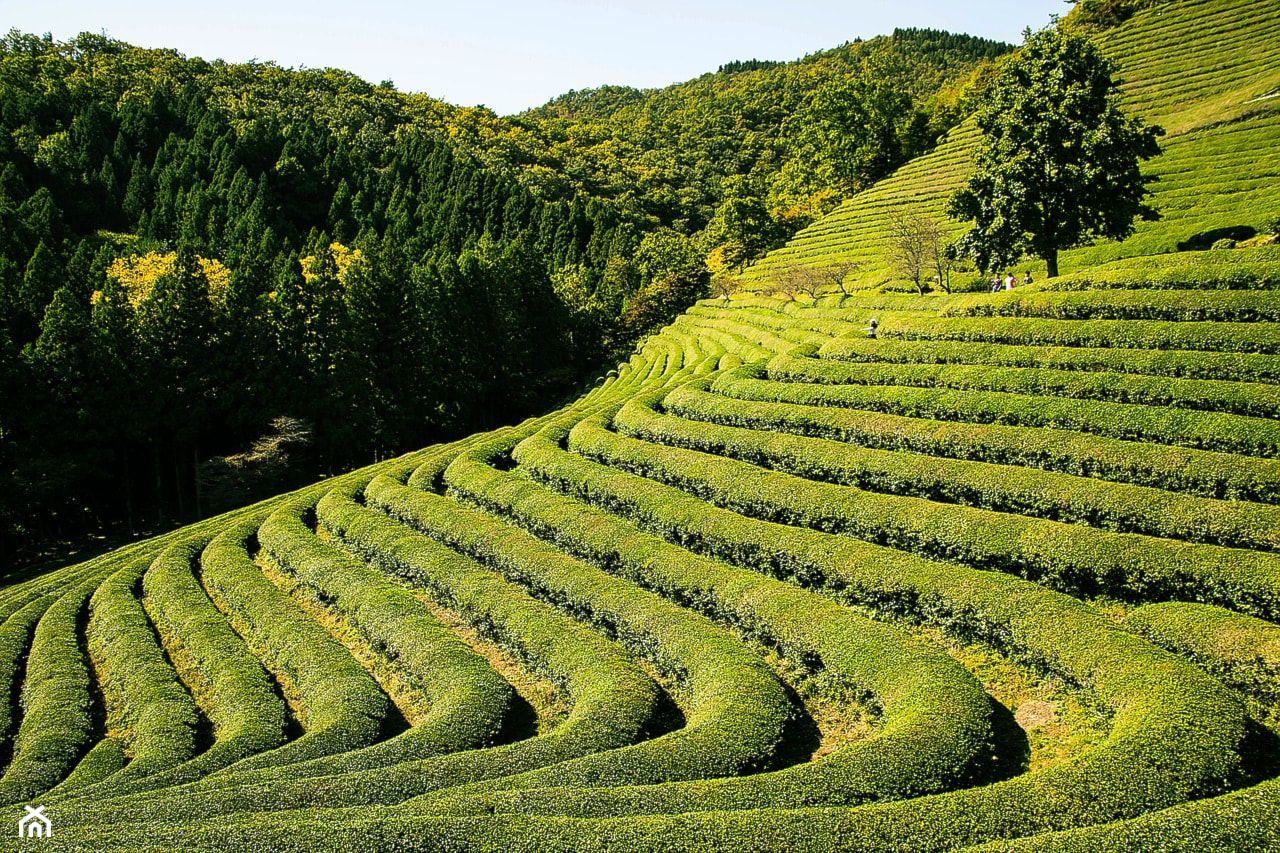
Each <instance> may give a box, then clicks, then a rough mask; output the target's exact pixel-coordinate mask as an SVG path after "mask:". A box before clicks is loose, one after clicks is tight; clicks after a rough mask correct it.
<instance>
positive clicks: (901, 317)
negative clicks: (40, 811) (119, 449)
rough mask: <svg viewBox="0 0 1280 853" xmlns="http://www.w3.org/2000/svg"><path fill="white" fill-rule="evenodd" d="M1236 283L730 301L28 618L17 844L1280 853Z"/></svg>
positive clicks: (1272, 440) (1271, 689)
mask: <svg viewBox="0 0 1280 853" xmlns="http://www.w3.org/2000/svg"><path fill="white" fill-rule="evenodd" d="M1215 257H1216V256H1215V255H1214V253H1207V254H1206V255H1205V256H1204V257H1202V258H1200V261H1201V263H1199V264H1198V265H1197V264H1196V263H1193V262H1186V261H1184V263H1183V264H1182V266H1181V267H1180V269H1181V270H1182V274H1181V275H1171V276H1170V277H1167V278H1166V279H1165V280H1164V281H1163V283H1162V284H1161V285H1160V286H1159V287H1155V288H1143V287H1141V286H1139V285H1138V283H1137V282H1136V281H1135V280H1134V278H1133V276H1134V275H1135V273H1133V272H1132V270H1130V271H1129V273H1128V274H1127V276H1126V275H1120V273H1114V274H1113V276H1112V278H1111V283H1112V284H1115V283H1116V282H1117V281H1121V282H1122V283H1123V284H1124V286H1123V288H1115V287H1111V288H1108V287H1106V286H1105V285H1106V283H1107V281H1108V277H1107V276H1106V275H1102V274H1098V275H1095V279H1097V283H1098V284H1099V285H1101V286H1089V284H1088V282H1085V281H1083V280H1081V279H1080V278H1078V277H1077V278H1076V279H1074V280H1072V279H1064V280H1063V285H1062V286H1063V288H1064V289H1061V290H1050V289H1026V290H1019V291H1014V292H1013V293H1008V294H996V295H991V294H980V295H971V296H955V297H945V298H930V297H924V298H915V297H901V296H892V295H886V296H866V297H830V298H825V299H821V300H819V301H818V302H817V303H813V304H809V305H801V304H798V303H795V302H783V301H777V300H767V299H759V298H744V299H735V300H710V301H704V302H702V303H700V304H699V305H697V306H696V307H695V308H693V309H692V310H691V311H689V312H688V313H687V314H686V315H684V316H683V317H681V318H680V319H679V320H678V321H677V322H676V323H675V324H673V325H671V326H669V327H668V328H667V329H665V330H664V331H663V332H662V333H661V334H659V335H657V336H654V337H652V338H650V339H649V340H648V341H647V343H646V344H645V345H644V346H643V348H642V349H641V350H640V351H639V352H638V353H637V354H636V355H635V356H634V357H633V358H632V359H631V361H630V362H629V363H627V364H624V365H622V366H621V367H620V369H619V370H618V371H617V372H616V373H614V374H611V375H610V376H609V377H608V378H607V379H606V380H605V381H603V382H602V383H601V384H600V385H598V386H597V387H596V389H595V390H594V391H592V392H591V393H589V394H587V395H586V396H584V397H583V398H581V399H580V400H579V401H578V402H577V403H575V404H573V405H571V406H569V407H567V408H565V409H562V410H560V411H557V412H554V413H553V414H551V415H548V416H546V417H543V418H541V419H537V420H531V421H527V422H525V423H523V424H521V425H520V426H517V427H513V428H509V429H503V430H499V431H496V432H492V433H487V434H483V435H477V436H474V437H472V438H470V439H467V440H464V441H462V442H459V443H456V444H451V445H445V446H437V447H432V448H428V449H426V450H423V451H421V452H419V453H416V454H413V455H411V456H407V457H404V458H401V459H397V460H395V461H393V462H389V463H385V464H382V465H379V466H376V467H373V468H368V469H365V470H363V471H359V472H356V473H353V474H350V475H347V476H343V477H340V478H336V479H333V480H329V481H326V482H323V483H321V484H319V485H317V486H314V487H311V488H308V489H304V490H302V491H299V492H296V493H293V494H289V495H285V496H282V497H280V498H277V499H274V500H272V501H269V502H266V503H264V504H259V505H257V506H254V507H250V508H248V509H246V510H242V511H240V512H236V513H232V514H230V515H227V516H223V517H220V518H216V519H213V520H211V521H206V522H203V523H201V524H199V525H196V526H194V527H189V528H185V529H183V530H180V531H178V532H176V533H174V534H170V535H168V536H166V537H162V538H159V539H154V540H150V541H147V542H145V543H142V544H139V545H135V546H132V547H129V548H125V549H123V550H120V551H116V552H113V553H110V554H108V555H106V556H104V557H100V558H98V559H96V560H93V561H90V562H88V563H84V564H81V565H78V566H73V567H70V568H67V569H63V570H60V571H57V572H55V573H52V574H46V575H42V576H38V577H33V578H30V579H28V580H25V581H23V582H21V583H14V584H12V585H10V586H8V587H6V588H5V589H4V590H3V593H2V596H0V607H2V608H3V616H4V621H3V624H2V625H0V638H2V639H0V682H2V683H4V684H6V685H11V689H10V690H9V691H8V692H6V693H5V695H4V697H3V699H4V701H3V703H0V732H3V734H4V736H5V741H4V752H5V756H4V758H5V764H6V767H5V772H4V775H3V778H0V797H3V799H4V801H5V803H7V804H8V806H7V807H6V814H8V815H10V818H11V819H13V820H16V819H17V818H18V817H19V816H20V815H21V814H23V812H22V805H23V804H30V805H32V806H37V805H39V806H43V807H44V809H45V812H44V813H45V814H46V815H47V816H48V818H49V820H50V821H51V823H52V825H53V828H54V834H53V837H52V838H47V839H34V840H33V839H28V840H24V841H22V842H9V843H18V844H20V845H21V849H29V850H36V849H41V850H45V849H48V850H116V849H118V850H131V851H161V850H165V851H169V850H226V849H234V850H264V851H265V850H296V851H310V850H385V851H392V850H423V851H427V850H431V851H437V850H438V851H461V850H467V851H544V850H554V851H573V850H609V851H655V853H656V851H695V850H697V851H734V850H737V851H761V850H770V851H787V853H791V851H814V853H817V852H818V851H824V852H825V851H831V850H841V851H881V850H911V851H944V850H960V849H963V850H984V851H997V850H998V851H1013V850H1017V851H1024V850H1025V851H1031V850H1035V851H1104V850H1114V851H1130V850H1162V851H1168V850H1179V851H1205V850H1220V851H1246V850H1271V849H1277V847H1278V846H1280V749H1278V747H1280V740H1278V738H1277V735H1278V734H1280V626H1278V625H1277V620H1278V619H1280V419H1278V418H1277V414H1278V413H1280V322H1277V314H1280V309H1277V304H1278V303H1277V293H1278V292H1280V291H1277V289H1276V288H1277V285H1278V284H1280V282H1278V281H1277V278H1276V276H1275V275H1274V274H1273V273H1272V272H1268V270H1271V269H1273V268H1272V267H1270V266H1268V264H1269V263H1273V262H1274V258H1272V259H1271V260H1268V258H1270V256H1269V255H1267V254H1266V253H1263V254H1261V255H1259V254H1258V253H1254V255H1252V256H1250V257H1253V258H1254V261H1255V262H1254V269H1255V270H1257V271H1258V272H1257V273H1256V274H1255V275H1253V276H1252V277H1248V276H1236V277H1234V278H1232V279H1230V281H1227V280H1225V279H1222V278H1220V277H1217V274H1216V273H1215V271H1220V270H1221V269H1222V266H1221V264H1220V263H1219V262H1216V261H1214V258H1215ZM1123 272H1124V270H1121V273H1123ZM1224 283H1226V284H1231V285H1232V287H1231V289H1223V288H1222V287H1220V286H1221V285H1223V284H1224ZM1171 285H1174V286H1171ZM1197 285H1198V286H1197ZM872 316H875V317H876V318H878V319H879V321H880V325H879V329H880V331H879V335H878V337H877V338H876V339H869V338H868V337H867V336H866V334H865V332H864V331H863V329H864V327H865V326H866V325H867V323H868V321H869V319H870V318H871V317H872ZM8 819H9V818H7V819H6V820H8ZM10 831H11V830H10Z"/></svg>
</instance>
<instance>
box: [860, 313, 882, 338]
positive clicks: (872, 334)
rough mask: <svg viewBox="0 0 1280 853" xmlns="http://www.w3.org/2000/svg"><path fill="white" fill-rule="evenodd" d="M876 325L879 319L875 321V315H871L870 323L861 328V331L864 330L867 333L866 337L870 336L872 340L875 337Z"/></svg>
mask: <svg viewBox="0 0 1280 853" xmlns="http://www.w3.org/2000/svg"><path fill="white" fill-rule="evenodd" d="M877 325H879V321H877V320H876V318H875V317H872V318H871V324H870V325H869V326H867V327H866V328H865V329H863V330H862V331H864V332H866V333H867V337H868V338H871V339H872V340H875V337H876V326H877Z"/></svg>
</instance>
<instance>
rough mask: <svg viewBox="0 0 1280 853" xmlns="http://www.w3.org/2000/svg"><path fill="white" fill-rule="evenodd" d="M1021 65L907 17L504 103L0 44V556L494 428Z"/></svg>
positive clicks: (150, 55) (193, 510) (25, 42)
mask: <svg viewBox="0 0 1280 853" xmlns="http://www.w3.org/2000/svg"><path fill="white" fill-rule="evenodd" d="M1008 50H1009V46H1007V45H1002V44H998V43H995V42H990V41H987V40H983V39H974V38H969V37H967V36H952V35H949V34H946V33H939V32H935V31H918V30H909V31H908V30H903V31H898V32H896V33H894V34H893V35H892V36H889V37H881V38H878V39H873V40H870V41H854V42H850V43H847V44H845V45H843V46H841V47H839V48H836V49H833V50H831V51H825V52H822V53H818V54H814V55H811V56H809V57H805V58H804V59H801V60H798V61H796V62H792V63H766V62H758V61H743V62H737V63H730V64H728V65H725V66H724V67H722V68H721V69H720V70H719V71H717V72H716V73H714V74H707V75H704V76H703V77H700V78H698V79H697V80H693V81H689V82H687V83H684V84H679V85H676V86H672V87H668V88H666V89H661V90H647V91H640V90H634V89H629V88H625V87H607V88H603V89H596V90H590V91H585V92H571V93H568V94H566V95H564V96H562V97H560V98H557V99H555V100H553V101H551V102H550V103H548V104H547V105H545V106H544V107H541V108H539V109H537V110H533V111H530V112H528V113H526V114H523V115H519V116H513V117H500V116H497V115H495V114H493V113H492V112H490V111H488V110H486V109H484V108H464V107H456V106H452V105H449V104H446V103H443V102H441V101H438V100H434V99H432V98H430V97H428V96H426V95H421V94H409V93H402V92H399V91H397V90H396V89H395V88H394V86H392V85H391V84H390V83H383V84H379V85H373V84H370V83H367V82H365V81H363V80H361V79H359V78H357V77H355V76H353V75H351V74H349V73H346V72H342V71H339V70H334V69H322V70H314V69H302V70H296V69H286V68H281V67H279V66H277V65H275V64H272V63H269V62H268V63H261V62H253V63H245V64H229V63H225V62H222V61H206V60H204V59H200V58H188V57H185V56H182V55H181V54H179V53H177V52H176V51H172V50H147V49H142V48H137V47H133V46H130V45H128V44H125V43H123V42H119V41H115V40H113V39H111V38H109V37H107V36H105V35H93V34H82V35H80V36H77V37H76V38H73V39H71V40H69V41H66V42H60V41H55V40H53V39H52V38H50V37H48V36H37V35H31V34H24V33H20V32H17V31H11V32H10V33H9V34H8V35H7V36H5V37H4V38H3V39H2V40H0V123H2V124H3V128H2V130H3V132H2V133H0V471H3V475H0V476H2V482H3V488H0V559H3V561H4V563H5V565H7V566H10V567H13V566H19V565H21V564H22V563H23V562H29V561H31V560H33V559H37V558H39V556H40V555H41V553H42V550H43V549H47V548H48V547H49V546H51V545H53V544H65V543H68V542H70V543H78V544H80V545H83V544H85V543H87V542H89V541H91V540H92V539H93V538H96V537H102V536H109V537H110V536H114V537H117V538H118V537H120V536H123V535H135V534H142V533H147V532H155V531H158V530H161V529H165V528H167V527H171V526H174V525H176V524H178V523H181V522H184V521H189V520H192V519H195V518H200V517H204V516H206V515H208V514H210V513H212V512H216V511H221V510H225V509H228V508H230V507H233V506H238V505H241V504H243V503H246V502H248V501H251V500H254V499H256V498H260V497H264V496H266V495H269V494H274V493H276V492H278V491H279V490H281V489H282V488H287V487H290V486H292V485H295V484H298V483H301V482H305V481H308V480H311V479H314V477H315V476H318V475H323V474H325V473H331V472H337V471H340V470H345V469H347V468H350V467H352V466H355V465H360V464H366V463H369V462H373V461H377V460H380V459H383V458H387V457H389V456H392V455H395V454H398V453H403V452H405V451H407V450H410V449H413V448H416V447H420V446H423V445H425V444H429V443H432V442H436V441H444V440H449V439H452V438H456V437H458V436H460V435H463V434H466V433H469V432H473V431H475V430H479V429H485V428H489V427H493V426H496V425H499V424H502V423H509V422H513V421H516V420H519V419H521V418H523V417H526V416H528V415H530V414H533V413H536V412H539V411H543V410H545V409H547V408H548V407H551V406H553V405H555V404H557V403H559V402H560V401H562V400H564V399H566V398H567V397H569V396H572V395H574V394H576V393H577V392H578V391H580V390H581V389H582V388H583V387H584V386H585V385H587V384H589V383H590V382H591V381H592V379H593V377H598V376H599V375H601V373H603V371H604V370H606V369H607V368H608V367H609V366H611V365H612V364H614V363H616V361H617V360H618V359H619V358H625V357H626V355H627V354H628V353H629V352H630V351H631V350H632V348H633V347H634V346H635V344H636V343H637V342H638V341H639V340H641V339H642V338H643V336H644V335H646V334H648V333H650V332H652V331H655V330H656V329H657V328H659V327H660V326H661V325H663V324H664V323H665V322H668V321H669V320H670V319H672V318H673V317H674V316H675V315H676V314H678V313H679V312H680V311H681V310H683V308H685V307H687V306H688V305H689V304H692V302H693V301H694V300H695V299H697V298H698V297H699V296H701V295H703V294H704V293H705V292H706V288H707V285H708V282H709V280H710V277H711V275H712V274H713V273H723V272H731V271H733V270H735V269H740V268H741V267H742V266H743V265H744V264H746V263H749V262H750V260H751V259H753V258H755V257H758V256H760V255H761V254H763V253H764V252H765V251H767V250H768V249H770V248H772V247H774V246H777V245H779V244H780V243H781V242H782V241H784V240H785V239H786V238H787V236H789V235H790V234H791V233H794V231H795V230H797V229H798V228H799V227H802V226H803V225H804V224H806V223H807V222H809V221H811V220H812V219H813V218H815V217H816V216H817V215H820V214H821V213H822V212H825V211H826V210H829V209H831V207H833V206H834V205H835V204H837V203H838V202H839V201H840V200H841V199H843V198H845V197H847V196H848V195H849V194H851V193H853V192H856V191H857V190H858V189H860V188H861V187H863V186H865V185H867V184H868V183H869V182H871V181H874V180H875V179H876V178H878V177H881V176H883V175H884V174H887V173H888V172H889V171H890V170H892V169H893V168H894V167H895V166H897V165H899V164H900V163H902V162H904V161H905V160H906V159H909V158H910V157H912V156H915V155H916V154H918V153H920V152H921V151H924V150H927V149H928V148H929V147H931V146H932V145H933V144H935V143H936V141H937V139H938V138H939V137H940V136H941V135H942V134H943V133H944V132H945V130H946V129H947V128H948V127H950V126H951V125H952V124H954V123H955V122H956V121H957V120H958V119H959V118H961V117H962V116H963V115H964V114H965V113H966V112H967V111H968V110H969V109H970V108H971V105H972V100H973V97H974V95H975V93H976V92H979V91H980V90H981V87H982V85H983V83H984V81H985V80H987V79H989V78H990V76H991V73H992V69H993V68H994V66H995V64H996V63H997V62H998V61H999V57H1001V56H1002V55H1004V54H1005V53H1007V51H1008Z"/></svg>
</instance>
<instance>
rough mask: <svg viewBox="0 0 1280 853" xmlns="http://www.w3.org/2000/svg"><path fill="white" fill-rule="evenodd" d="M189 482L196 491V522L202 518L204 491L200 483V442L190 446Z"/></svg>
mask: <svg viewBox="0 0 1280 853" xmlns="http://www.w3.org/2000/svg"><path fill="white" fill-rule="evenodd" d="M191 481H192V482H193V483H194V484H195V490H196V520H197V521H199V520H200V519H202V518H204V490H203V488H202V484H201V483H200V442H198V441H195V442H192V444H191Z"/></svg>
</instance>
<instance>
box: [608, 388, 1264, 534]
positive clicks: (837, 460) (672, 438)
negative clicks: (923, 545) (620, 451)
mask: <svg viewBox="0 0 1280 853" xmlns="http://www.w3.org/2000/svg"><path fill="white" fill-rule="evenodd" d="M691 387H697V385H696V384H695V385H693V386H691ZM665 396H666V393H665V392H662V391H660V392H658V393H657V394H651V395H649V398H648V399H646V398H645V397H644V396H637V397H634V398H632V399H631V400H629V401H628V402H627V403H626V404H625V405H623V406H622V407H621V409H620V410H619V411H618V414H617V415H616V416H615V418H614V423H613V425H614V427H615V428H616V429H617V430H618V431H619V432H621V433H622V434H624V435H628V436H631V437H633V438H638V439H641V440H642V441H647V442H649V443H651V444H663V445H670V446H673V447H684V448H688V449H691V450H701V451H703V452H706V453H714V454H716V455H718V456H728V457H731V458H734V459H739V460H741V461H744V462H750V463H752V464H754V465H760V466H763V467H766V468H772V469H775V470H778V471H785V472H787V473H789V474H794V475H796V476H798V477H803V478H805V479H807V480H817V481H822V482H831V483H839V484H842V485H847V486H857V487H858V488H862V489H867V490H870V491H875V492H886V493H890V494H903V495H914V496H916V497H922V498H928V499H930V500H934V501H943V502H947V503H958V504H964V505H967V506H975V507H980V508H983V509H991V510H997V511H1000V512H1016V513H1019V514H1022V515H1027V516H1034V517H1039V518H1048V519H1052V520H1055V521H1065V522H1071V523H1076V524H1087V525H1090V526H1093V527H1100V528H1105V529H1108V530H1116V531H1120V532H1127V533H1144V534H1147V535H1150V536H1161V537H1165V538H1169V539H1181V540H1186V541H1191V542H1206V543H1209V544H1216V545H1228V546H1233V547H1240V548H1254V549H1258V550H1266V551H1276V550H1280V507H1276V506H1273V505H1269V504H1258V503H1250V502H1246V501H1219V500H1213V499H1210V498H1200V497H1195V496H1191V495H1183V494H1179V493H1177V492H1170V491H1166V490H1164V489H1156V488H1151V487H1149V486H1134V485H1130V484H1128V483H1112V482H1108V481H1106V480H1099V479H1097V478H1095V477H1079V476H1075V475H1072V474H1060V473H1057V472H1054V471H1044V470H1041V469H1038V468H1024V467H1020V466H1016V465H999V464H994V463H990V462H972V461H968V460H963V459H947V458H942V457H934V456H926V455H923V454H918V453H910V454H908V453H901V452H895V451H892V450H876V449H871V448H865V447H859V446H857V445H850V444H846V443H844V442H838V441H830V440H828V439H822V438H809V437H807V436H801V435H793V434H791V433H786V432H772V431H765V430H755V429H743V428H741V427H731V426H722V425H720V424H713V423H706V422H703V421H699V420H686V419H684V418H678V417H675V416H673V415H669V414H665V413H662V412H658V411H656V410H655V406H656V405H658V402H659V401H660V400H661V399H662V398H663V397H665Z"/></svg>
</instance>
